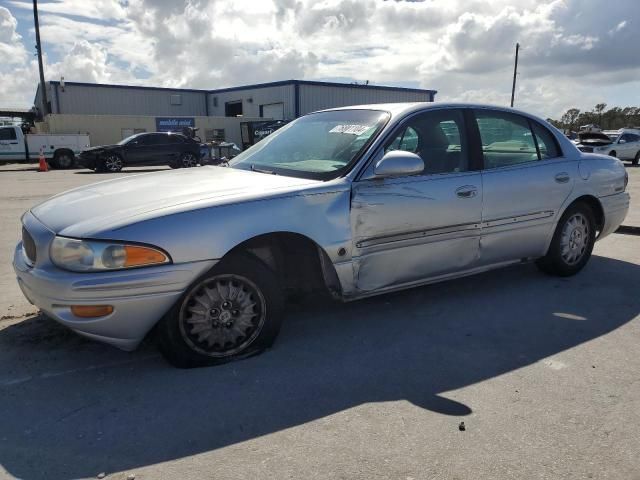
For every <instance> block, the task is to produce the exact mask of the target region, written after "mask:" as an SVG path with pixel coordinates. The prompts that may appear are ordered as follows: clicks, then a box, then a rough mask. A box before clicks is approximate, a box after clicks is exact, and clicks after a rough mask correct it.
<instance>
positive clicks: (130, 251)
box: [124, 245, 167, 267]
mask: <svg viewBox="0 0 640 480" xmlns="http://www.w3.org/2000/svg"><path fill="white" fill-rule="evenodd" d="M124 251H125V253H126V256H125V261H124V266H125V267H137V266H140V265H153V264H154V263H164V262H166V261H167V257H166V255H165V254H164V253H162V252H159V251H158V250H155V249H153V248H146V247H138V246H135V245H126V246H125V247H124Z"/></svg>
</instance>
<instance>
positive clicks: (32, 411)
mask: <svg viewBox="0 0 640 480" xmlns="http://www.w3.org/2000/svg"><path fill="white" fill-rule="evenodd" d="M14 170H18V171H10V169H9V167H0V182H1V183H2V188H1V189H0V199H2V202H3V209H2V211H1V212H0V216H1V217H0V218H2V225H3V227H4V228H2V229H1V231H0V255H1V256H2V257H3V258H4V259H5V260H4V261H2V262H0V282H2V284H1V287H2V288H1V289H0V291H1V292H2V294H1V295H2V296H1V297H0V313H2V315H3V317H2V320H0V365H2V367H1V368H0V478H29V479H30V478H46V479H50V478H54V479H67V478H69V479H70V478H95V477H97V476H98V475H99V474H101V473H104V474H106V478H109V479H111V478H114V479H125V478H127V476H128V475H135V478H136V479H173V478H215V479H246V478H261V479H262V478H269V479H270V478H273V479H285V478H291V479H299V478H304V479H387V478H394V479H402V480H409V479H415V480H417V479H459V480H462V479H464V480H466V479H469V480H471V479H473V480H475V479H480V478H487V479H489V478H490V479H514V478H518V479H582V478H594V479H607V478H610V479H615V480H619V479H636V478H640V460H639V454H640V435H639V434H638V431H639V427H640V377H639V376H638V371H640V297H639V296H638V295H637V293H635V290H637V288H638V286H639V285H640V248H639V247H640V237H638V236H633V235H626V234H614V235H611V236H610V237H608V238H606V239H604V240H602V241H601V242H598V243H597V245H596V248H595V250H594V256H593V257H592V259H591V261H590V263H589V264H588V266H587V267H586V268H585V270H584V271H583V272H581V273H580V274H579V275H577V276H575V277H572V278H555V277H548V276H546V275H543V274H541V273H540V272H538V271H537V269H536V268H535V266H533V265H521V266H516V267H510V268H507V269H503V270H496V271H493V272H489V273H486V274H482V275H478V276H474V277H468V278H465V279H460V280H455V281H450V282H445V283H441V284H437V285H431V286H428V287H423V288H416V289H412V290H408V291H404V292H400V293H395V294H390V295H384V296H379V297H375V298H371V299H367V300H362V301H358V302H353V303H350V304H346V305H342V304H329V305H313V306H312V305H306V306H301V307H297V308H296V309H294V310H292V311H291V312H289V314H288V316H287V319H286V320H285V323H284V325H283V329H282V333H281V335H280V337H279V339H278V341H277V342H276V344H275V346H274V348H273V349H271V350H270V351H268V352H266V353H265V354H263V355H260V356H257V357H253V358H250V359H247V360H243V361H240V362H235V363H231V364H228V365H225V366H221V367H214V368H204V369H195V370H176V369H173V368H171V367H169V366H168V365H167V364H166V363H165V362H164V361H163V360H162V358H161V357H160V356H159V355H158V353H157V352H156V350H155V347H154V346H153V345H151V344H144V345H143V346H142V348H141V349H140V350H138V351H136V352H132V353H125V352H121V351H118V350H115V349H113V348H111V347H107V346H104V345H101V344H98V343H94V342H91V341H88V340H85V339H83V338H81V337H79V336H77V335H75V334H73V333H71V332H69V331H67V330H65V329H64V328H62V327H60V326H58V325H57V324H55V323H54V322H52V321H50V320H48V319H46V318H44V317H41V316H40V315H38V314H36V313H35V309H34V307H32V306H31V305H29V304H28V303H27V302H26V301H24V300H23V299H22V296H21V294H20V293H19V291H18V289H17V287H16V286H15V281H14V279H13V273H12V271H11V269H10V264H9V263H10V257H11V255H12V251H13V245H14V244H15V242H16V241H17V239H18V237H19V235H20V224H19V216H20V214H21V212H22V211H23V210H25V209H27V208H28V207H29V206H31V205H33V204H35V203H37V202H38V201H40V200H43V199H45V198H46V197H48V196H49V195H51V194H54V193H57V192H59V191H62V190H64V189H67V188H71V187H73V186H77V185H83V184H86V183H90V182H92V181H95V180H96V178H101V177H102V176H101V175H95V174H91V173H82V172H80V171H65V172H60V171H54V172H50V173H46V174H40V173H36V172H25V171H24V167H19V168H14ZM629 172H630V176H631V185H630V190H631V192H632V195H634V191H638V193H637V194H636V197H635V198H640V191H639V190H640V168H632V167H629ZM126 174H127V173H124V175H126ZM109 178H111V177H110V176H109ZM31 192H37V193H31ZM632 210H634V212H633V213H634V214H635V213H637V209H633V208H632ZM634 218H638V217H637V216H635V215H630V216H629V219H631V220H632V221H633V222H635V220H633V219H634ZM625 223H627V222H625ZM637 225H639V226H640V222H639V223H638V224H637ZM3 312H6V313H3ZM461 422H464V428H463V429H461Z"/></svg>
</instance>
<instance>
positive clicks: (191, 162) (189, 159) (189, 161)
mask: <svg viewBox="0 0 640 480" xmlns="http://www.w3.org/2000/svg"><path fill="white" fill-rule="evenodd" d="M196 165H198V161H197V160H196V157H195V155H193V154H191V153H185V154H184V155H183V156H182V166H183V167H184V168H190V167H195V166H196Z"/></svg>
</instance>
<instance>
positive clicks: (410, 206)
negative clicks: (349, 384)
mask: <svg viewBox="0 0 640 480" xmlns="http://www.w3.org/2000/svg"><path fill="white" fill-rule="evenodd" d="M627 179H628V178H627V175H626V172H625V169H624V167H623V165H622V163H621V162H620V161H619V160H617V159H615V158H611V157H605V156H601V155H594V154H586V153H581V152H580V151H578V149H577V148H576V147H575V146H574V145H573V144H572V143H571V142H570V141H569V140H567V139H566V138H565V137H564V136H563V135H562V133H561V132H559V131H558V130H556V129H555V128H553V127H552V126H550V125H549V124H548V123H546V122H545V121H543V120H541V119H539V118H537V117H534V116H532V115H528V114H526V113H522V112H518V111H515V110H510V109H505V108H499V107H488V106H481V105H468V104H464V105H462V104H420V103H416V104H393V105H371V106H358V107H348V108H340V109H333V110H327V111H322V112H317V113H313V114H310V115H307V116H304V117H302V118H299V119H297V120H296V121H294V122H291V123H290V124H288V125H287V126H285V127H283V128H282V129H280V130H278V131H277V132H276V133H274V134H272V135H271V136H269V137H267V138H266V139H265V140H263V141H261V142H260V143H258V144H257V145H255V146H253V147H252V148H250V149H248V150H247V151H245V152H243V153H242V154H240V155H239V156H237V157H236V158H235V159H234V160H233V161H231V162H230V163H229V165H228V166H225V167H213V166H211V167H203V168H199V169H188V170H177V171H170V172H157V173H150V174H144V175H137V176H132V177H127V178H123V179H116V180H109V181H106V182H101V183H97V184H94V185H89V186H87V187H83V188H78V189H75V190H71V191H69V192H66V193H63V194H60V195H57V196H55V197H53V198H51V199H49V200H47V201H45V202H44V203H42V204H40V205H38V206H36V207H34V208H32V209H31V210H30V211H28V212H26V213H25V214H24V216H23V218H22V223H23V227H24V228H23V237H22V241H21V242H20V243H19V244H18V245H17V247H16V250H15V256H14V268H15V271H16V274H17V277H18V283H19V284H20V287H21V288H22V291H23V292H24V294H25V296H26V297H27V298H28V299H29V300H30V301H31V302H32V303H33V304H35V305H37V306H38V307H39V308H40V309H41V310H42V311H43V312H45V313H46V314H47V315H49V316H51V317H52V318H54V319H55V320H57V321H58V322H60V323H62V324H63V325H66V326H68V327H69V328H71V329H73V330H75V331H76V332H78V333H80V334H82V335H85V336H87V337H90V338H93V339H96V340H99V341H102V342H106V343H109V344H111V345H114V346H116V347H119V348H121V349H124V350H132V349H134V348H136V347H137V346H138V344H139V343H140V342H141V341H142V340H143V338H144V337H145V336H146V335H147V334H149V332H151V331H152V330H153V331H154V332H155V333H156V336H157V340H158V344H159V347H160V349H161V351H162V352H163V354H164V355H165V356H166V358H167V359H168V360H169V361H170V362H171V363H173V364H174V365H176V366H180V367H191V366H199V365H209V364H215V363H222V362H226V361H229V360H231V359H236V358H241V357H246V356H248V355H252V354H255V353H258V352H260V351H262V350H264V349H265V348H267V347H269V346H270V345H271V344H272V343H273V341H274V339H275V338H276V336H277V334H278V330H279V328H280V323H281V320H282V316H283V311H284V308H285V306H286V304H287V300H288V299H289V298H290V296H291V295H300V294H306V293H311V292H318V291H321V292H327V293H328V294H329V295H330V296H332V297H334V298H337V299H340V300H344V301H347V300H354V299H358V298H362V297H367V296H370V295H377V294H380V293H385V292H390V291H393V290H398V289H404V288H409V287H414V286H417V285H424V284H427V283H433V282H438V281H442V280H449V279H453V278H456V277H460V276H463V275H470V274H473V273H478V272H483V271H486V270H489V269H493V268H497V267H501V266H505V265H509V264H514V263H520V262H524V261H535V262H536V264H537V265H538V266H539V267H540V269H541V270H542V271H543V272H545V273H548V274H551V275H561V276H569V275H573V274H575V273H577V272H579V271H580V270H581V269H582V268H583V267H584V266H585V264H586V263H587V261H588V260H589V257H590V255H591V251H592V249H593V245H594V242H595V240H596V239H598V238H603V237H604V236H606V235H608V234H609V233H611V232H613V231H614V230H616V228H617V227H618V226H619V225H620V224H621V222H622V221H623V219H624V218H625V215H626V213H627V210H628V206H629V195H628V194H627V193H626V191H625V190H626V186H627ZM461 295H464V293H462V294H461ZM154 327H157V328H155V329H154Z"/></svg>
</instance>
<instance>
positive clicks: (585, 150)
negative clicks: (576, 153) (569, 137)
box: [578, 147, 593, 153]
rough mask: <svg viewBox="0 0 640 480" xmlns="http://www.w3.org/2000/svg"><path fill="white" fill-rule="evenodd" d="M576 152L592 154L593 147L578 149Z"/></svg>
mask: <svg viewBox="0 0 640 480" xmlns="http://www.w3.org/2000/svg"><path fill="white" fill-rule="evenodd" d="M578 150H580V151H581V152H584V153H593V147H578Z"/></svg>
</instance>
